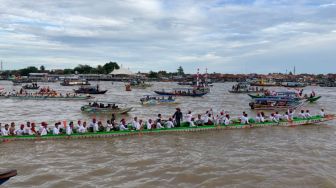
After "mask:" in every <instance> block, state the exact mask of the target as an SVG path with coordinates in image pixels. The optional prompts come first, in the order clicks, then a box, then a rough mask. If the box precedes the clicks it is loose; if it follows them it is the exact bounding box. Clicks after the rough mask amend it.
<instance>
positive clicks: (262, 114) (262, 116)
mask: <svg viewBox="0 0 336 188" xmlns="http://www.w3.org/2000/svg"><path fill="white" fill-rule="evenodd" d="M264 122H265V113H264V112H260V123H264Z"/></svg>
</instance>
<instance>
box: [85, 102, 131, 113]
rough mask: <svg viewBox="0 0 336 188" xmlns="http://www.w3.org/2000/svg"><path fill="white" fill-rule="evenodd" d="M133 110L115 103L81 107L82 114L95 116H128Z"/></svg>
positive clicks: (97, 103) (96, 103)
mask: <svg viewBox="0 0 336 188" xmlns="http://www.w3.org/2000/svg"><path fill="white" fill-rule="evenodd" d="M132 109H133V108H132V107H126V105H125V104H121V103H114V102H94V103H92V104H91V103H89V104H88V105H84V106H82V107H81V111H82V112H86V113H94V114H126V113H128V112H130V111H131V110H132Z"/></svg>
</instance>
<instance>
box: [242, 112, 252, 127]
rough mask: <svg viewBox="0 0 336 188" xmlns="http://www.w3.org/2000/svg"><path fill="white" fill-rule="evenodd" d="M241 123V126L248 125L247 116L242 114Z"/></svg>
mask: <svg viewBox="0 0 336 188" xmlns="http://www.w3.org/2000/svg"><path fill="white" fill-rule="evenodd" d="M241 123H242V124H250V122H249V118H248V115H247V114H246V113H245V112H244V115H243V117H242V118H241Z"/></svg>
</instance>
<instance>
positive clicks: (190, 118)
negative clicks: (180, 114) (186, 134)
mask: <svg viewBox="0 0 336 188" xmlns="http://www.w3.org/2000/svg"><path fill="white" fill-rule="evenodd" d="M186 119H187V122H188V123H189V126H190V127H195V124H194V122H193V117H192V114H191V111H189V112H188V114H187V115H186Z"/></svg>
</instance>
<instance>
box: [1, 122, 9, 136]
mask: <svg viewBox="0 0 336 188" xmlns="http://www.w3.org/2000/svg"><path fill="white" fill-rule="evenodd" d="M8 135H9V125H8V124H6V125H5V127H4V128H2V129H1V136H8Z"/></svg>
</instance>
